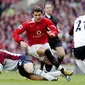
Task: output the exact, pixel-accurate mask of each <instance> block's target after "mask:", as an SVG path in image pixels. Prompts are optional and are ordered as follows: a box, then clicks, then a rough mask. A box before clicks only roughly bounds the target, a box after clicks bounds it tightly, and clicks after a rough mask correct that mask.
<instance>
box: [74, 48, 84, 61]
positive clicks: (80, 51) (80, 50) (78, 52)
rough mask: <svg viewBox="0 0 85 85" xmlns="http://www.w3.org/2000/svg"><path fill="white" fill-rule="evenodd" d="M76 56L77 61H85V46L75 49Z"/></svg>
mask: <svg viewBox="0 0 85 85" xmlns="http://www.w3.org/2000/svg"><path fill="white" fill-rule="evenodd" d="M73 51H74V56H75V58H77V59H81V60H84V59H85V46H82V47H78V48H74V49H73Z"/></svg>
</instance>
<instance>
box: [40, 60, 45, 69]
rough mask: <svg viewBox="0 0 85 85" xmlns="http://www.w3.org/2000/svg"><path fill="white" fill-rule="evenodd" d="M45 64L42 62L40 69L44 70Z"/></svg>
mask: <svg viewBox="0 0 85 85" xmlns="http://www.w3.org/2000/svg"><path fill="white" fill-rule="evenodd" d="M44 64H45V63H44V62H43V61H41V67H40V69H41V70H43V67H44Z"/></svg>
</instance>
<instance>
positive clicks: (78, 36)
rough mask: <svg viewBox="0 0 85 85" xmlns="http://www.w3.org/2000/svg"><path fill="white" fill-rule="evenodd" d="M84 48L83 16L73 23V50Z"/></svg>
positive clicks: (84, 23)
mask: <svg viewBox="0 0 85 85" xmlns="http://www.w3.org/2000/svg"><path fill="white" fill-rule="evenodd" d="M81 46H85V15H83V16H80V17H78V18H77V19H76V20H75V22H74V48H77V47H81Z"/></svg>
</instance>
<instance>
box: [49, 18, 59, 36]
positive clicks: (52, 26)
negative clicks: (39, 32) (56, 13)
mask: <svg viewBox="0 0 85 85" xmlns="http://www.w3.org/2000/svg"><path fill="white" fill-rule="evenodd" d="M47 23H48V28H49V29H50V31H51V32H50V33H53V34H54V35H55V36H57V35H58V33H59V31H58V29H57V28H56V26H55V25H54V24H53V23H52V22H51V21H50V20H48V22H47Z"/></svg>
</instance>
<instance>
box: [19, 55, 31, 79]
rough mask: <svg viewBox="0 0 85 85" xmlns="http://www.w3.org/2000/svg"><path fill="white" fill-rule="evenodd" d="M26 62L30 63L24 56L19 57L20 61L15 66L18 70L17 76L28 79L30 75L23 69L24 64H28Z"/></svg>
mask: <svg viewBox="0 0 85 85" xmlns="http://www.w3.org/2000/svg"><path fill="white" fill-rule="evenodd" d="M28 62H32V61H31V60H28V59H27V58H26V56H21V59H20V60H19V62H18V64H17V67H18V70H19V74H20V75H21V76H24V77H26V78H29V76H30V74H29V73H27V72H26V71H25V69H24V64H25V63H28Z"/></svg>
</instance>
